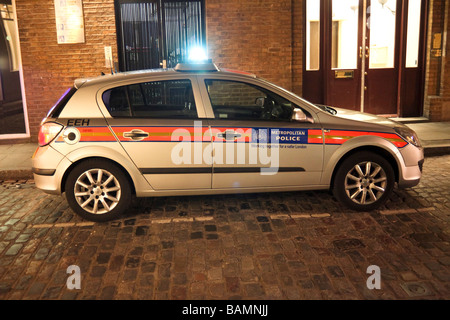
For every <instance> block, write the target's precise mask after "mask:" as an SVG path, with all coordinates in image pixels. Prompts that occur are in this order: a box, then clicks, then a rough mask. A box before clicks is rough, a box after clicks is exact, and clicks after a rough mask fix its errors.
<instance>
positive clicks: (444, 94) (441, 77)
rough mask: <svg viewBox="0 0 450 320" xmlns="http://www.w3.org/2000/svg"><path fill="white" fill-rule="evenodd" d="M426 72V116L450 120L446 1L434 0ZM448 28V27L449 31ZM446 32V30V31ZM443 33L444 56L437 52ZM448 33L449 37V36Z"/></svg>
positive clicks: (433, 118)
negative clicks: (439, 39) (437, 40)
mask: <svg viewBox="0 0 450 320" xmlns="http://www.w3.org/2000/svg"><path fill="white" fill-rule="evenodd" d="M429 10H430V11H429V21H428V48H427V63H426V75H425V101H424V116H425V117H427V118H429V119H430V120H432V121H449V120H450V60H449V54H450V47H449V45H450V43H449V42H450V41H449V40H450V39H449V36H450V24H449V23H448V21H449V19H450V10H449V4H448V2H447V1H446V0H430V6H429ZM445 28H447V30H445ZM445 31H446V32H445ZM436 34H441V35H442V38H441V39H442V41H441V50H442V51H441V56H436V55H435V54H433V53H434V52H436V51H435V48H433V46H434V40H435V35H436ZM445 36H446V37H447V38H445Z"/></svg>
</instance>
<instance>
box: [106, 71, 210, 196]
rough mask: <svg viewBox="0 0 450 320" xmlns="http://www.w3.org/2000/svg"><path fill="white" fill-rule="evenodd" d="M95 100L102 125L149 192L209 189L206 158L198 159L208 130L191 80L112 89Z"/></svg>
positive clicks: (185, 77)
mask: <svg viewBox="0 0 450 320" xmlns="http://www.w3.org/2000/svg"><path fill="white" fill-rule="evenodd" d="M99 98H100V99H101V102H100V103H104V105H105V107H106V109H107V110H108V111H109V113H110V116H109V117H106V119H107V121H108V124H109V125H110V127H111V129H112V130H113V132H114V134H115V135H116V136H117V138H118V140H119V141H120V143H121V145H122V146H123V148H124V149H125V151H126V152H127V154H128V155H129V156H130V158H131V160H132V161H133V162H134V163H135V165H136V166H137V167H138V169H139V170H140V172H141V173H142V174H143V175H144V177H145V178H146V179H147V181H148V182H149V183H150V185H151V186H152V188H153V189H156V190H187V189H210V188H211V171H212V169H211V162H212V159H211V154H208V153H206V155H205V156H204V157H203V151H204V150H205V149H207V148H208V145H209V144H210V137H209V129H208V126H207V123H206V122H202V121H201V120H200V118H202V117H204V115H205V113H204V109H203V107H202V102H201V99H199V94H198V87H197V82H196V78H195V77H191V76H188V75H183V76H179V77H172V78H170V79H167V76H166V77H164V78H154V77H152V78H151V80H145V81H140V82H136V81H134V82H132V83H127V84H120V85H117V84H116V85H115V86H110V87H108V88H105V90H103V91H102V93H101V97H99ZM199 154H201V155H202V156H201V157H199V156H198V155H199ZM208 157H210V158H208Z"/></svg>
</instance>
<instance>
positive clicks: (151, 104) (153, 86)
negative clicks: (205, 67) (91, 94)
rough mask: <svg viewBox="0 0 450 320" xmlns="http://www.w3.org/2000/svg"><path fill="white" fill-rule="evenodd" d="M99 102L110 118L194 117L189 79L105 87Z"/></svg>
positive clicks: (194, 111)
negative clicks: (101, 102) (106, 88)
mask: <svg viewBox="0 0 450 320" xmlns="http://www.w3.org/2000/svg"><path fill="white" fill-rule="evenodd" d="M103 102H104V103H105V106H106V108H107V109H108V111H109V113H110V114H111V116H112V117H118V118H123V117H127V118H129V117H133V118H168V119H195V118H197V109H196V107H195V100H194V94H193V91H192V86H191V82H190V81H189V80H171V81H154V82H145V83H137V84H131V85H127V86H121V87H117V88H113V89H110V90H107V91H105V92H104V93H103Z"/></svg>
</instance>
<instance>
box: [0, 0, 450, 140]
mask: <svg viewBox="0 0 450 320" xmlns="http://www.w3.org/2000/svg"><path fill="white" fill-rule="evenodd" d="M345 1H347V2H345ZM77 2H78V3H81V8H82V12H81V16H82V23H83V30H82V36H83V38H84V39H82V41H81V42H79V43H61V41H58V39H59V38H58V36H59V34H58V33H57V30H58V23H57V14H56V12H57V5H61V6H62V5H67V4H73V5H76V4H77ZM138 2H139V3H145V2H146V3H150V4H151V5H152V6H153V7H152V8H153V9H152V10H155V12H154V17H158V19H160V20H158V23H159V27H160V28H162V29H160V30H163V32H164V34H165V36H166V40H165V42H166V46H169V38H167V37H170V34H169V33H170V32H171V31H170V30H171V29H170V26H171V23H172V20H173V16H174V15H172V16H170V14H172V13H168V12H169V11H168V9H167V8H169V6H170V3H171V2H174V1H173V0H172V1H169V0H148V1H143V0H134V1H133V0H0V6H3V9H2V19H3V23H4V26H6V27H4V30H6V33H5V32H4V34H6V37H5V39H6V40H5V39H3V42H6V43H9V44H11V43H12V41H11V39H14V37H15V34H14V31H11V30H12V29H13V28H12V27H13V26H14V25H15V26H17V30H18V33H17V40H18V41H17V44H16V48H17V50H16V62H15V63H16V66H15V68H12V67H11V66H10V67H9V69H10V71H11V72H10V73H11V74H12V76H15V77H16V80H15V81H16V82H17V81H19V80H18V79H19V78H20V81H19V82H18V83H20V88H19V91H20V93H21V94H22V102H23V104H22V105H23V109H21V110H22V113H20V112H18V111H17V110H19V109H20V108H19V109H18V108H17V105H16V107H15V108H16V109H15V110H16V111H8V110H9V109H8V108H12V107H10V105H11V103H10V102H8V101H9V100H8V99H7V98H8V92H9V91H6V90H7V89H8V88H7V83H8V82H11V83H12V81H8V80H7V78H6V76H4V75H3V72H2V81H3V82H4V83H3V84H2V90H3V96H2V97H4V98H5V99H4V101H5V102H4V103H2V104H1V110H0V117H2V118H3V123H0V128H2V127H3V128H7V127H8V125H10V124H11V123H12V122H13V121H12V120H11V119H14V121H18V122H20V121H22V122H23V123H24V125H22V126H19V127H18V128H16V129H13V131H7V130H6V129H4V130H3V131H1V132H0V143H11V142H26V141H36V140H37V139H36V135H37V132H38V129H39V123H40V121H41V120H42V118H43V117H44V116H45V115H46V113H47V112H48V110H49V108H50V107H51V106H52V105H53V104H54V103H55V102H56V101H57V100H58V98H59V97H60V96H61V95H62V94H63V93H64V92H65V91H66V90H67V88H69V87H70V86H72V85H73V81H74V80H75V79H76V78H80V77H90V76H96V75H100V74H101V73H102V72H104V73H108V72H111V69H110V68H108V67H106V62H105V47H111V51H112V60H113V62H114V63H115V66H116V68H118V69H120V71H123V69H124V62H123V61H125V60H126V57H125V55H126V54H127V53H126V52H125V51H126V50H125V49H124V48H125V47H126V46H125V45H124V40H123V39H124V34H125V31H124V30H125V29H124V28H125V27H124V25H126V27H127V28H128V27H130V25H131V26H133V25H134V26H135V25H136V24H132V23H131V22H130V19H131V18H130V17H125V16H123V12H124V11H121V5H123V4H126V3H138ZM188 2H195V3H196V4H198V5H199V6H198V8H199V9H196V10H198V12H197V11H196V12H197V14H198V15H197V16H196V19H199V20H198V21H199V23H198V26H199V28H200V27H201V28H200V29H201V34H200V36H199V37H200V38H201V40H202V41H203V42H202V43H203V44H204V46H206V48H207V52H208V55H209V57H210V58H212V59H213V61H214V62H215V63H216V64H217V65H218V66H219V67H227V68H231V69H240V70H245V71H249V72H252V73H255V74H257V75H258V76H261V77H263V78H266V79H268V80H270V81H272V82H274V83H276V84H278V85H280V86H282V87H285V88H286V89H289V90H292V91H293V92H295V93H297V94H299V95H301V96H304V97H305V98H307V99H309V100H312V101H313V102H316V103H325V104H326V103H328V104H332V105H337V106H342V105H341V104H342V103H344V101H342V100H339V99H340V96H342V92H348V96H351V95H352V94H353V95H354V97H353V98H352V99H353V100H350V102H348V107H349V108H351V109H356V110H360V109H362V110H364V111H368V112H372V111H373V113H377V114H384V115H387V116H393V117H395V116H400V117H404V116H414V117H418V116H423V117H426V118H428V119H430V120H432V121H448V120H450V61H448V58H447V57H448V55H449V54H450V52H448V47H449V43H448V41H447V40H448V35H449V34H450V32H449V31H450V30H449V28H450V24H449V23H448V19H449V14H450V11H449V6H450V4H449V3H448V2H447V1H445V0H372V1H371V0H359V1H358V0H350V1H348V0H344V2H343V0H276V1H275V0H227V1H223V0H222V1H221V0H204V1H201V0H198V1H183V2H179V1H178V3H182V4H183V3H184V4H186V3H188ZM55 3H56V5H55ZM168 3H169V4H168ZM177 6H178V5H177ZM149 8H150V7H149ZM177 8H178V7H177ZM183 8H186V7H183ZM164 10H166V11H164ZM176 10H178V9H176ZM170 12H179V11H170ZM364 12H365V13H366V14H363V13H364ZM184 13H186V11H184ZM139 14H140V13H136V12H135V13H134V15H135V17H137V16H138V15H139ZM382 15H386V19H388V20H380V19H381V17H382ZM164 17H165V20H164ZM191 17H192V15H191ZM137 19H141V18H137ZM170 19H172V20H170ZM377 19H378V20H380V21H382V23H381V24H380V27H378V28H379V29H380V30H378V29H377V28H376V27H375V22H376V21H377ZM413 19H416V20H415V21H416V22H414V21H413ZM169 20H170V21H169ZM183 21H184V22H181V23H180V22H179V21H178V23H179V26H184V27H186V21H187V20H183ZM387 21H391V22H387ZM392 21H393V22H392ZM408 21H409V23H408ZM139 22H141V21H140V20H139ZM369 22H370V23H369ZM127 23H128V24H127ZM152 23H153V22H152ZM175 23H177V22H176V21H175ZM352 23H353V25H352ZM7 25H8V26H7ZM140 25H141V26H142V24H140ZM363 25H367V26H368V28H366V30H364V28H363V27H362V26H363ZM389 25H392V27H391V29H388V27H389ZM352 26H353V27H352ZM381 26H383V27H381ZM414 27H415V29H416V31H415V37H414V35H411V36H410V34H413V33H414V32H413V31H410V30H413V29H414ZM186 28H187V27H186ZM355 28H356V30H355ZM383 28H384V29H383ZM352 30H353V31H352ZM140 32H144V33H145V32H147V31H146V30H144V31H140ZM353 34H354V36H353ZM387 35H389V36H387ZM159 36H161V32H159ZM381 36H383V37H381ZM377 37H378V38H379V39H388V38H392V41H391V43H392V44H391V47H392V51H390V50H391V49H390V48H391V47H389V44H381V43H376V39H377ZM352 39H353V40H352ZM1 41H2V39H0V42H1ZM186 41H187V40H186ZM351 41H353V42H351ZM378 41H384V40H378ZM157 43H158V45H159V44H160V43H161V42H157ZM366 46H367V47H368V48H367V49H366V48H365V47H366ZM11 47H13V46H11ZM411 48H412V49H411ZM0 49H1V46H0ZM177 50H178V49H177ZM346 50H347V51H346ZM175 51H176V50H175ZM175 51H173V52H175ZM410 51H411V52H412V53H411V54H410ZM5 52H6V51H5ZM8 52H10V53H11V49H9V51H8ZM177 52H178V51H177ZM160 53H161V50H160ZM358 55H359V57H358ZM166 59H170V57H169V56H164V54H160V56H159V60H161V63H162V60H166ZM352 59H353V60H352ZM383 59H384V60H383ZM10 60H11V61H12V60H13V59H12V58H10ZM167 61H170V60H167ZM383 61H388V62H383ZM389 61H391V62H389ZM11 63H12V62H11ZM164 63H166V61H164ZM383 63H386V64H385V65H384V67H383ZM389 68H390V71H389V72H390V73H388V71H386V70H387V69H389ZM6 69H7V68H6ZM6 69H5V70H6ZM13 71H14V72H13ZM5 74H6V71H5ZM364 75H365V76H364ZM380 79H381V80H380ZM386 79H390V80H389V81H391V80H392V81H391V82H389V81H388V80H386ZM377 81H378V82H377ZM376 83H377V84H376ZM383 85H385V87H383ZM378 87H379V88H380V89H377V90H378V91H376V90H375V89H376V88H378ZM8 90H9V89H8ZM11 92H12V91H11ZM20 93H19V95H20ZM10 99H13V98H10ZM15 99H16V100H17V98H15ZM19 99H20V98H19ZM377 99H378V100H377ZM380 99H382V100H380ZM388 100H390V101H392V107H391V108H390V109H385V110H383V109H379V108H378V109H377V108H375V107H373V108H372V107H371V108H369V107H367V108H366V107H365V106H375V105H376V104H377V103H379V102H377V101H388ZM11 101H12V100H11ZM345 103H347V102H345ZM386 104H387V102H386ZM409 104H411V105H412V104H414V108H415V109H414V110H413V109H411V108H413V107H409ZM344 106H345V105H344ZM362 106H363V107H362ZM411 110H412V111H411ZM11 114H13V115H14V117H15V118H10V116H11ZM8 117H9V118H8ZM14 130H15V131H14Z"/></svg>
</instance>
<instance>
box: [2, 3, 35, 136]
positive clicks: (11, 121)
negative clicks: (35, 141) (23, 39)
mask: <svg viewBox="0 0 450 320" xmlns="http://www.w3.org/2000/svg"><path fill="white" fill-rule="evenodd" d="M14 9H15V6H14V5H13V2H12V1H11V0H0V138H1V139H5V138H6V139H9V138H21V137H28V135H29V133H28V125H27V116H26V112H25V107H24V101H23V99H22V84H21V75H20V65H21V62H20V47H19V35H18V31H17V22H16V15H15V12H14Z"/></svg>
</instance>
